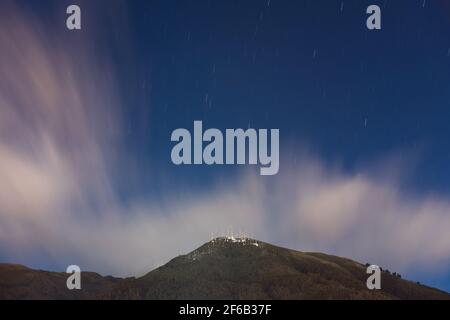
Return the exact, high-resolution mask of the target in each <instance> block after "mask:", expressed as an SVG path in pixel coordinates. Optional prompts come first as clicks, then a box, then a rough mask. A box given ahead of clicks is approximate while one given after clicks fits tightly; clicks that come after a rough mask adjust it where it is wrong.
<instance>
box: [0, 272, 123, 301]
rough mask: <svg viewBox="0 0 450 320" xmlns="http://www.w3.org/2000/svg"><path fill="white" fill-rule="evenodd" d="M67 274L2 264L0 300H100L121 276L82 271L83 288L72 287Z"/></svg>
mask: <svg viewBox="0 0 450 320" xmlns="http://www.w3.org/2000/svg"><path fill="white" fill-rule="evenodd" d="M68 276H69V275H68V274H67V273H63V272H48V271H41V270H33V269H30V268H27V267H25V266H22V265H16V264H0V300H5V299H11V300H12V299H14V300H20V299H27V300H35V299H38V300H47V299H60V300H66V299H67V300H68V299H77V300H78V299H99V298H102V297H104V295H105V294H106V293H108V292H109V291H110V290H111V289H112V287H113V285H114V284H115V283H116V282H117V281H119V280H120V279H116V278H113V277H102V276H100V275H99V274H97V273H93V272H82V273H81V279H82V283H81V289H82V290H68V289H67V287H66V280H67V278H68Z"/></svg>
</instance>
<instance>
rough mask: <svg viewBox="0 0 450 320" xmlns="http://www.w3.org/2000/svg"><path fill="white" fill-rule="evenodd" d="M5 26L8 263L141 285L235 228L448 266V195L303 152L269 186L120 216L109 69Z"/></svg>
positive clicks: (195, 196)
mask: <svg viewBox="0 0 450 320" xmlns="http://www.w3.org/2000/svg"><path fill="white" fill-rule="evenodd" d="M1 21H2V28H1V29H0V47H1V48H2V50H1V51H0V74H2V77H1V78H0V252H1V256H3V257H5V258H7V259H8V260H10V261H12V262H23V263H27V264H28V263H32V261H30V259H31V258H30V257H32V256H35V255H36V254H39V253H42V254H44V255H46V256H49V257H52V258H53V259H54V261H55V262H56V263H57V264H58V265H61V266H65V265H68V264H78V265H80V266H81V267H82V268H83V269H85V270H86V269H91V270H96V271H100V272H102V273H105V274H106V273H112V274H114V275H132V274H137V275H138V274H142V273H144V272H146V271H149V270H150V269H151V268H153V267H155V266H157V265H159V264H161V263H164V262H166V261H167V260H169V259H170V258H172V257H173V256H175V255H177V254H181V253H186V252H188V251H189V250H192V249H193V248H195V247H196V246H198V245H200V244H202V243H203V242H205V241H207V240H208V239H209V236H210V234H211V232H214V233H215V234H220V233H222V234H223V233H225V232H227V230H229V229H230V227H233V228H234V231H235V232H236V233H238V232H239V230H242V231H245V232H246V233H248V234H252V235H253V236H254V237H256V238H259V239H261V240H265V241H270V242H274V243H276V244H279V245H284V246H288V247H291V248H295V249H299V250H314V251H324V252H329V253H335V254H338V255H342V256H347V257H352V258H355V259H359V260H361V261H363V262H364V261H370V262H371V263H377V264H380V265H386V266H389V268H394V269H395V270H398V271H403V270H411V269H414V268H416V267H420V268H426V269H436V268H438V267H439V266H441V267H444V268H445V266H448V265H449V263H450V233H449V232H448V230H450V214H449V213H450V202H449V201H448V200H447V197H443V196H436V197H433V196H424V195H419V194H412V193H408V192H406V191H402V189H401V187H400V186H401V181H399V179H393V178H389V177H388V175H386V176H385V177H384V178H383V177H380V176H379V175H377V173H378V172H379V171H376V172H375V170H373V169H370V168H368V167H367V168H366V169H365V170H361V171H360V173H359V174H351V173H348V172H346V171H345V170H340V169H338V168H331V167H330V166H329V165H327V164H324V163H322V162H321V161H320V159H318V158H317V157H314V156H313V155H311V154H308V153H304V154H299V157H300V161H299V162H298V163H300V165H297V166H290V167H289V168H288V167H283V166H282V167H281V170H280V174H279V175H278V176H276V177H272V178H270V180H268V179H265V178H263V177H260V176H258V175H253V174H248V173H244V174H242V175H241V176H239V177H237V178H235V179H232V180H229V181H228V182H227V183H225V184H223V185H217V186H216V187H215V188H213V189H212V190H207V191H203V192H197V193H194V192H192V193H190V194H187V195H186V194H184V195H177V194H171V195H167V198H166V199H161V201H159V202H158V203H155V202H151V201H142V200H136V201H131V203H129V204H127V205H124V204H123V203H122V202H121V201H120V200H119V199H118V197H117V195H116V193H115V191H114V183H113V181H112V179H111V176H113V170H112V168H111V163H113V162H114V160H117V157H118V154H120V151H122V149H121V147H120V143H118V142H117V141H120V137H121V135H122V134H123V129H122V126H121V123H120V115H119V112H118V110H119V106H118V104H119V101H120V99H119V98H118V97H117V96H116V95H115V94H113V92H117V88H116V85H115V81H114V72H113V70H112V68H111V67H110V66H109V65H108V64H107V63H99V61H96V60H95V59H94V58H93V57H92V55H89V54H88V53H87V51H86V52H84V53H82V54H80V55H79V56H78V57H77V59H76V60H75V59H74V57H73V55H72V54H71V53H70V52H67V51H66V50H65V49H64V46H63V44H61V43H59V42H58V41H57V40H55V39H50V38H48V37H47V36H44V34H45V33H44V30H42V29H41V28H40V26H39V25H33V22H32V21H33V20H32V19H31V20H30V19H28V21H31V22H29V23H28V24H24V23H23V21H25V20H24V19H23V17H19V16H17V15H14V12H12V13H11V14H8V15H7V16H6V15H2V17H1ZM168 143H169V140H168ZM281 157H283V154H281ZM282 165H283V164H282ZM397 166H401V164H398V165H397ZM381 168H382V169H381V172H383V171H387V170H392V169H396V168H392V166H388V165H387V164H381ZM378 170H379V169H378Z"/></svg>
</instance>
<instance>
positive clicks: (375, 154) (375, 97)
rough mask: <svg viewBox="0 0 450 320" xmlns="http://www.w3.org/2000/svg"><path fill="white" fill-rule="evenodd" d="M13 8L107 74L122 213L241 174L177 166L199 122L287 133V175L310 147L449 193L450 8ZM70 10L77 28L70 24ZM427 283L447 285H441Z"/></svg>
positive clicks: (234, 2) (430, 3)
mask: <svg viewBox="0 0 450 320" xmlns="http://www.w3.org/2000/svg"><path fill="white" fill-rule="evenodd" d="M19 3H21V4H20V6H21V7H22V8H24V11H26V12H27V13H28V14H30V15H33V16H35V17H37V19H38V20H40V21H41V22H42V23H43V24H44V25H45V30H46V31H47V32H48V37H50V39H51V38H52V37H54V39H55V40H57V41H61V39H64V41H65V42H66V44H67V47H66V49H67V50H68V51H69V52H68V53H69V54H70V55H71V56H72V58H73V59H74V60H76V59H77V56H78V54H79V52H80V51H81V52H83V51H86V50H88V51H89V52H91V53H93V54H94V55H95V56H96V59H98V60H99V61H105V62H108V63H110V64H112V65H113V67H114V71H115V73H116V74H115V76H116V79H117V82H118V88H120V89H118V95H119V99H120V100H121V101H120V104H119V105H120V108H121V109H120V110H119V112H120V115H121V120H122V125H123V127H124V133H125V134H123V135H122V136H121V137H120V139H117V140H116V141H114V142H113V143H114V144H117V145H120V146H121V147H120V148H117V150H120V152H121V154H120V155H117V156H118V157H119V158H120V161H117V163H111V164H110V165H111V166H112V167H113V170H114V175H112V179H113V180H114V182H115V183H114V186H115V188H116V189H117V190H116V191H117V192H118V194H119V195H120V197H121V199H122V201H123V202H124V203H127V201H129V200H130V199H135V198H136V197H138V198H147V199H148V198H154V199H156V200H157V199H158V198H159V196H160V195H161V194H164V193H165V192H167V190H172V191H174V190H175V191H176V190H180V191H182V190H185V189H186V188H188V189H189V190H191V189H194V190H195V189H200V190H201V189H208V188H209V187H210V186H211V185H214V184H216V183H217V181H221V179H225V178H227V177H228V176H231V177H232V176H233V175H235V174H237V173H238V172H239V168H236V167H234V166H231V167H225V166H223V167H206V166H191V167H188V166H181V167H176V166H174V165H173V164H172V162H171V161H170V151H171V148H172V146H173V144H172V143H170V134H171V132H172V131H173V130H174V129H176V128H188V129H190V130H192V126H193V121H194V120H202V121H203V125H204V127H208V128H210V127H213V128H219V129H225V128H247V127H253V128H268V129H270V128H279V129H280V144H281V152H280V173H282V171H283V168H286V167H292V166H295V165H296V161H297V152H296V151H297V148H298V149H301V148H303V147H304V145H305V144H306V145H308V146H310V148H312V149H313V152H314V153H315V154H317V155H318V156H319V157H320V159H321V160H322V161H324V163H335V162H339V163H341V165H342V167H343V169H344V170H345V171H348V172H357V171H358V170H359V169H360V168H361V165H362V164H367V163H371V162H372V161H375V160H377V159H383V158H389V157H391V156H397V157H399V158H400V161H401V162H402V163H403V164H404V165H405V166H408V165H409V164H410V165H411V166H412V167H413V169H412V170H411V171H408V174H407V177H406V179H405V180H404V183H405V184H404V185H403V186H402V187H404V188H405V189H407V190H410V191H412V192H415V193H417V194H439V195H443V196H444V197H446V196H445V195H447V194H450V184H449V181H450V166H449V161H450V139H449V137H450V126H449V124H448V121H449V118H450V111H449V108H450V72H449V71H450V31H449V30H450V3H449V2H448V1H445V0H426V1H424V0H395V1H393V0H383V1H375V0H373V1H362V0H353V1H350V0H301V1H287V0H286V1H282V0H258V1H255V0H245V1H242V0H226V1H225V0H223V1H219V0H209V1H203V0H195V1H188V0H186V1H181V0H180V1H174V0H165V1H138V0H135V1H112V0H111V1H19ZM72 3H78V4H79V5H80V6H81V8H82V30H81V31H75V32H68V31H67V29H66V27H65V18H66V15H65V8H66V7H67V5H69V4H72ZM371 4H377V5H379V6H380V7H381V10H382V30H376V31H370V30H368V29H367V28H366V19H367V17H368V15H367V14H366V8H367V6H369V5H371ZM112 112H113V111H112ZM114 112H116V110H114ZM255 170H257V168H255ZM417 276H418V277H422V275H421V274H420V273H417ZM423 278H424V279H428V280H429V283H430V284H434V285H438V286H440V287H445V288H447V289H448V288H450V285H449V280H448V279H447V278H448V276H447V275H444V277H440V278H439V279H437V280H435V279H434V278H432V277H430V276H429V275H426V276H423ZM433 281H434V283H431V282H433Z"/></svg>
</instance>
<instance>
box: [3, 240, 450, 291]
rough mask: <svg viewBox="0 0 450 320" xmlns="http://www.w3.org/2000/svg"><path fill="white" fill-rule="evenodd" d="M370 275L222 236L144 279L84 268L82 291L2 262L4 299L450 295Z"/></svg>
mask: <svg viewBox="0 0 450 320" xmlns="http://www.w3.org/2000/svg"><path fill="white" fill-rule="evenodd" d="M368 276H369V275H368V274H367V273H366V267H365V266H364V265H362V264H360V263H358V262H355V261H352V260H349V259H345V258H341V257H336V256H331V255H327V254H322V253H306V252H299V251H295V250H290V249H286V248H281V247H277V246H274V245H271V244H268V243H265V242H262V241H257V240H254V239H250V238H234V237H222V238H216V239H213V240H211V241H210V242H208V243H206V244H204V245H202V246H201V247H199V248H198V249H196V250H194V251H192V252H190V253H188V254H186V255H182V256H178V257H176V258H174V259H172V260H171V261H170V262H168V263H167V264H165V265H163V266H161V267H159V268H157V269H155V270H153V271H151V272H149V273H147V274H146V275H144V276H143V277H140V278H127V279H116V278H112V277H101V276H100V275H97V274H95V273H85V272H83V274H82V287H83V288H84V289H82V290H81V291H79V292H73V291H69V290H67V289H66V287H65V278H66V277H67V274H66V275H64V274H63V273H55V272H46V271H37V270H32V269H28V268H26V267H22V266H16V265H0V299H231V300H233V299H450V294H448V293H446V292H443V291H440V290H437V289H433V288H430V287H427V286H423V285H420V284H417V283H415V282H411V281H408V280H404V279H401V278H400V277H399V276H398V275H395V274H390V273H389V272H387V271H383V272H382V275H381V290H373V291H370V290H368V289H367V287H366V280H367V277H368Z"/></svg>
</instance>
